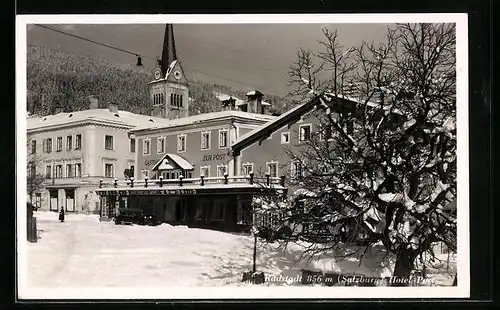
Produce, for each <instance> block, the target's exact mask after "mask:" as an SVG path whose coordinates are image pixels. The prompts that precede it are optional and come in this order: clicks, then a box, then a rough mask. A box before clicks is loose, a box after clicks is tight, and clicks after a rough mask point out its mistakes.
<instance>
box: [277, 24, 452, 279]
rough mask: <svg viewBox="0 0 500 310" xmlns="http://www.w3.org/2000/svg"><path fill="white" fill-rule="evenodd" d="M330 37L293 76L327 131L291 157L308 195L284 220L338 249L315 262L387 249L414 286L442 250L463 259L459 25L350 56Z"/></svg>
mask: <svg viewBox="0 0 500 310" xmlns="http://www.w3.org/2000/svg"><path fill="white" fill-rule="evenodd" d="M324 34H325V38H326V40H325V41H324V42H320V44H321V46H323V48H324V52H322V53H316V54H315V53H312V52H311V51H305V50H301V51H300V52H299V54H298V60H297V62H295V63H294V64H293V66H292V70H291V72H290V75H291V83H292V84H293V85H296V94H303V95H304V94H309V95H312V96H315V97H316V98H318V99H319V100H320V102H321V104H320V105H319V109H317V110H316V111H315V112H314V115H315V117H317V118H318V122H319V123H320V128H319V130H318V131H317V132H315V134H313V135H311V137H309V138H308V139H307V141H302V142H301V145H300V146H297V147H291V148H290V149H288V150H287V151H286V153H287V154H288V157H289V158H290V161H293V162H297V163H299V164H298V165H297V166H298V167H301V168H300V170H301V171H300V172H299V173H296V175H295V176H294V178H293V180H292V182H293V184H295V185H297V186H298V187H300V188H301V190H300V191H298V192H297V194H296V195H295V197H294V200H293V201H294V202H293V203H292V204H290V205H289V207H288V208H289V209H288V210H287V216H285V218H284V220H286V221H289V222H299V223H301V224H303V226H305V227H310V228H311V229H310V231H308V232H305V231H303V232H302V234H304V235H309V236H311V233H315V234H316V235H315V237H319V236H323V237H325V238H326V239H327V240H328V241H330V242H328V243H323V244H315V246H314V248H311V249H308V250H309V251H310V252H311V253H321V252H322V251H326V250H327V249H329V248H335V247H337V246H338V244H339V243H340V242H342V243H345V242H357V243H358V244H359V243H361V244H364V245H366V247H367V248H368V247H370V246H373V245H374V244H382V245H383V246H384V248H385V249H386V251H387V252H389V253H392V254H393V255H394V256H395V258H396V262H395V266H394V275H395V276H401V277H406V276H409V275H410V274H411V272H412V270H414V268H415V263H416V261H417V259H418V258H422V255H423V254H424V253H429V254H430V255H431V256H434V252H433V251H432V245H433V244H435V243H436V242H442V243H444V244H446V245H447V246H448V248H449V249H451V250H452V251H456V208H455V207H452V208H450V207H449V206H451V205H453V206H456V204H454V203H450V202H452V201H454V200H455V199H456V170H457V169H456V129H455V122H456V114H455V113H456V112H455V108H456V90H455V87H456V84H455V82H456V73H455V70H456V59H455V25H454V24H397V25H396V26H395V27H393V28H392V29H388V33H387V39H386V42H384V43H381V44H374V43H363V44H362V45H361V46H359V47H357V48H355V49H348V50H345V49H343V48H342V47H341V46H340V45H339V44H338V42H337V41H338V38H337V33H336V32H333V33H332V32H330V31H328V30H324ZM293 184H292V185H293Z"/></svg>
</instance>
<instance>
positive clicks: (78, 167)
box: [75, 163, 82, 178]
mask: <svg viewBox="0 0 500 310" xmlns="http://www.w3.org/2000/svg"><path fill="white" fill-rule="evenodd" d="M75 177H76V178H81V177H82V164H80V163H78V164H75Z"/></svg>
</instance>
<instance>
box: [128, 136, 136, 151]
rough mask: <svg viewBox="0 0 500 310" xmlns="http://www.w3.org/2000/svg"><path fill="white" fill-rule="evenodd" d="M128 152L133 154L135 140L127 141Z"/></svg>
mask: <svg viewBox="0 0 500 310" xmlns="http://www.w3.org/2000/svg"><path fill="white" fill-rule="evenodd" d="M129 151H130V153H135V139H130V140H129Z"/></svg>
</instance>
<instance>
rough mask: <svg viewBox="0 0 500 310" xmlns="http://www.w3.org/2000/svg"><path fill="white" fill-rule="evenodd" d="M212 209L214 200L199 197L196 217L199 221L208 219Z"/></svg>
mask: <svg viewBox="0 0 500 310" xmlns="http://www.w3.org/2000/svg"><path fill="white" fill-rule="evenodd" d="M211 210H212V201H211V200H210V199H206V198H205V199H203V198H202V199H199V202H198V205H197V206H196V213H195V216H194V219H195V220H197V221H204V220H207V217H208V216H209V215H210V211H211Z"/></svg>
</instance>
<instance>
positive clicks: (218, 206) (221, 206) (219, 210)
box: [211, 199, 226, 221]
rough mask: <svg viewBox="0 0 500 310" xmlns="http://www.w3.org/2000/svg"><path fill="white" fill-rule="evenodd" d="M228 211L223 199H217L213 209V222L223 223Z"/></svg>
mask: <svg viewBox="0 0 500 310" xmlns="http://www.w3.org/2000/svg"><path fill="white" fill-rule="evenodd" d="M225 211H226V204H225V203H224V200H223V199H216V200H215V201H214V204H213V208H212V216H211V220H213V221H223V220H224V215H225Z"/></svg>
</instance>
